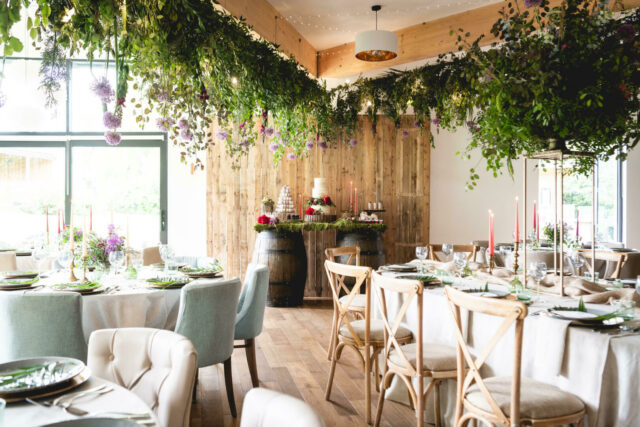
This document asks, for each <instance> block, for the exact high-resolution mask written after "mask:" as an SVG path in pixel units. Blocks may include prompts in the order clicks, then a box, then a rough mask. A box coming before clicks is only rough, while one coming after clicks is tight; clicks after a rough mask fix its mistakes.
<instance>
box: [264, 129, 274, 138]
mask: <svg viewBox="0 0 640 427" xmlns="http://www.w3.org/2000/svg"><path fill="white" fill-rule="evenodd" d="M264 134H265V135H266V136H267V138H271V137H272V136H273V128H266V129H265V130H264Z"/></svg>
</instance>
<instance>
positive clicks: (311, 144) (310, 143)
mask: <svg viewBox="0 0 640 427" xmlns="http://www.w3.org/2000/svg"><path fill="white" fill-rule="evenodd" d="M305 145H306V146H307V150H312V149H313V146H314V144H313V141H307V143H306V144H305Z"/></svg>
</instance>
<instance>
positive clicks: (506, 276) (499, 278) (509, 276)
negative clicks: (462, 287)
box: [473, 268, 515, 286]
mask: <svg viewBox="0 0 640 427" xmlns="http://www.w3.org/2000/svg"><path fill="white" fill-rule="evenodd" d="M473 275H474V276H475V277H476V278H477V279H478V280H482V281H486V282H491V283H495V284H499V285H504V286H511V281H512V280H513V277H514V276H515V275H514V274H513V272H512V271H510V270H507V269H506V268H494V269H493V274H489V272H488V270H487V269H478V270H477V271H476V272H475V273H474V274H473Z"/></svg>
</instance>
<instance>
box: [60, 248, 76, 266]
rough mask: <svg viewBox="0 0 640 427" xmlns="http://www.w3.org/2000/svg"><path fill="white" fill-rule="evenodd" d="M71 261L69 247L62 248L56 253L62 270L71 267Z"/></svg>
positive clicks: (71, 255)
mask: <svg viewBox="0 0 640 427" xmlns="http://www.w3.org/2000/svg"><path fill="white" fill-rule="evenodd" d="M72 261H73V252H71V249H70V248H69V247H66V248H63V249H61V250H60V252H58V264H59V265H60V266H61V267H62V268H63V269H64V268H69V267H71V262H72Z"/></svg>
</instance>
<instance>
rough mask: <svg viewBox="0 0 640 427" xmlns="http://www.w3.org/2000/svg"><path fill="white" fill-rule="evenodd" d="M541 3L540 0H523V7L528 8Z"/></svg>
mask: <svg viewBox="0 0 640 427" xmlns="http://www.w3.org/2000/svg"><path fill="white" fill-rule="evenodd" d="M541 4H542V0H524V7H526V8H527V9H529V8H530V7H538V6H540V5H541Z"/></svg>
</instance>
